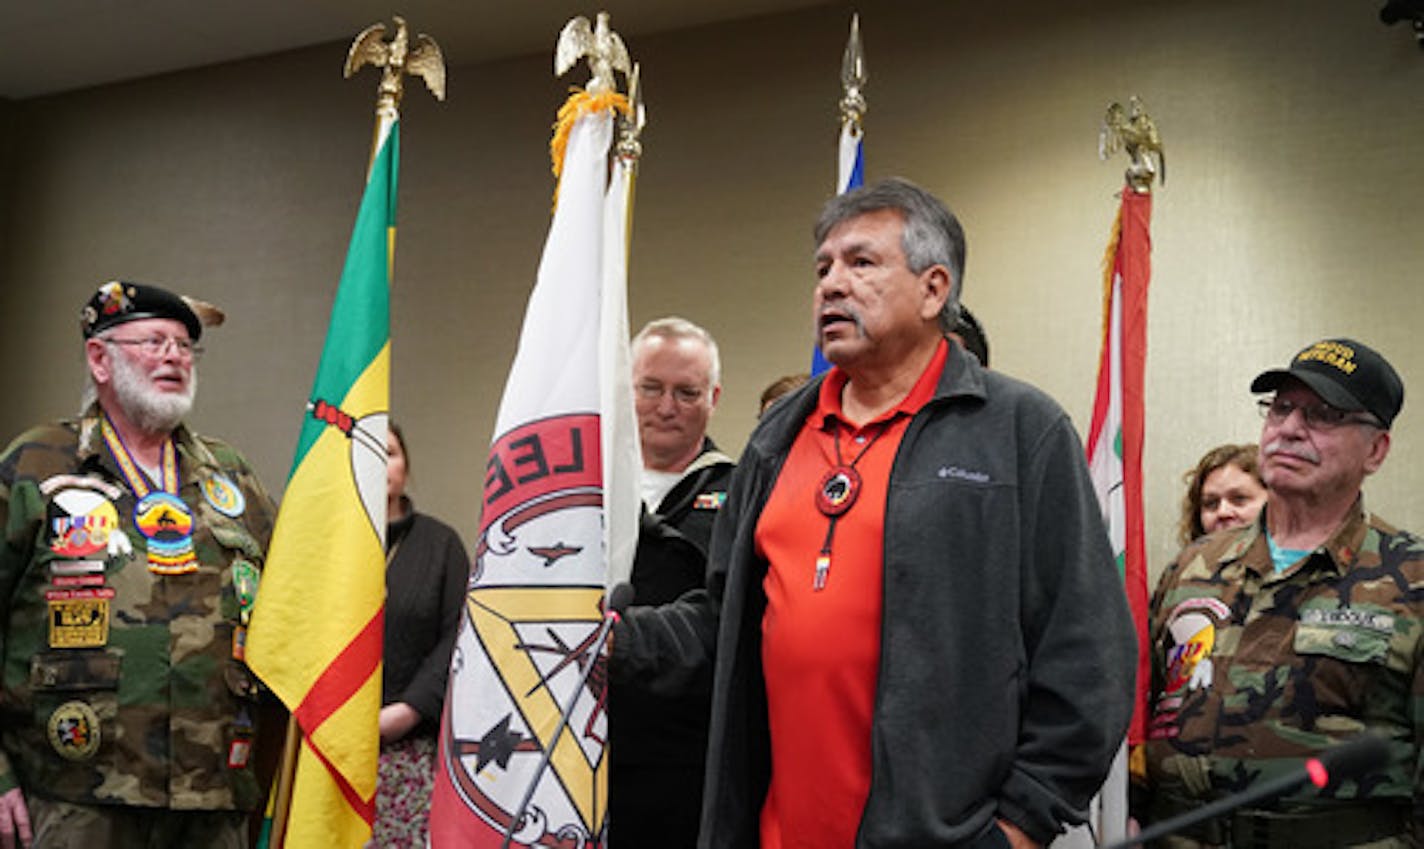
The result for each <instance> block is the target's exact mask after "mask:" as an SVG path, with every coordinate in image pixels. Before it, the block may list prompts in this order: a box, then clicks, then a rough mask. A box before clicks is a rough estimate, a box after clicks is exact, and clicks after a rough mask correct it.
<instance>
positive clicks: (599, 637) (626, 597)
mask: <svg viewBox="0 0 1424 849" xmlns="http://www.w3.org/2000/svg"><path fill="white" fill-rule="evenodd" d="M632 601H633V585H632V584H630V583H628V582H627V581H622V582H619V583H617V584H614V585H613V588H612V589H610V590H609V591H608V596H607V598H606V604H605V605H604V611H603V621H602V622H601V623H599V626H598V631H597V632H596V633H595V634H594V637H593V642H592V644H590V646H589V658H590V659H589V662H588V663H586V664H584V667H583V671H582V672H581V673H580V674H579V680H578V685H577V686H575V687H574V689H573V692H572V693H570V694H569V701H568V703H567V704H565V705H564V707H563V710H561V711H559V724H558V725H556V726H554V733H553V736H551V737H550V738H549V745H547V746H545V747H544V756H543V758H541V759H540V760H539V767H538V769H536V770H534V777H533V778H531V779H529V786H528V787H526V788H525V790H524V798H523V799H521V800H520V802H519V807H518V808H515V810H514V815H513V816H511V817H510V818H509V828H508V829H506V830H505V832H504V843H503V844H501V849H509V842H510V840H512V839H513V838H514V832H515V831H516V830H518V829H519V826H520V825H521V824H522V823H523V822H524V814H525V813H526V812H527V811H528V810H529V803H530V802H531V801H532V800H533V799H534V791H535V789H537V788H538V787H539V779H541V778H543V777H544V770H546V769H548V768H549V761H550V760H552V759H553V757H554V747H555V746H557V745H558V744H559V737H560V736H561V735H562V734H563V733H564V729H565V728H567V727H568V726H569V718H570V717H572V716H573V713H574V708H575V707H577V706H578V700H579V696H581V695H583V689H584V687H585V686H587V685H588V677H589V675H591V674H592V673H593V668H594V666H596V665H597V662H596V659H597V658H598V656H599V655H600V654H603V647H604V646H605V645H606V644H607V643H608V635H609V634H611V633H612V632H613V623H615V622H617V621H618V620H619V619H621V618H622V617H623V611H625V610H627V609H628V605H629V604H631V603H632Z"/></svg>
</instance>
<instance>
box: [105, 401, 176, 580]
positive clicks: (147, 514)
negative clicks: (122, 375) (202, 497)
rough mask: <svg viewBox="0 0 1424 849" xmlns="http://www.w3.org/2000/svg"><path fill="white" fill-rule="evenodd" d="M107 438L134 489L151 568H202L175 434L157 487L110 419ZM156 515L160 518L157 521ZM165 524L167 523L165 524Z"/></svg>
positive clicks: (164, 571)
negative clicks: (181, 491) (181, 486)
mask: <svg viewBox="0 0 1424 849" xmlns="http://www.w3.org/2000/svg"><path fill="white" fill-rule="evenodd" d="M103 433H104V442H105V443H106V444H107V445H108V446H109V453H110V454H112V455H113V457H114V462H115V463H117V464H118V466H119V471H120V472H122V473H123V476H124V479H125V480H127V481H128V484H129V488H130V489H132V490H133V493H134V498H135V503H134V526H135V527H136V528H137V529H138V532H139V533H140V534H142V535H143V536H144V538H145V539H147V540H148V570H149V571H150V572H153V573H154V574H156V575H184V574H187V573H189V572H195V571H197V569H198V562H197V557H196V556H195V555H194V552H193V530H192V525H193V514H192V511H191V510H190V509H189V508H188V506H187V505H186V504H184V503H183V500H182V499H181V498H179V497H178V451H177V448H175V447H174V442H173V438H172V437H169V438H168V440H167V441H165V442H164V443H163V453H162V459H161V462H160V469H159V477H160V478H161V479H162V480H160V481H157V482H156V483H157V489H156V491H155V488H154V487H153V486H150V483H149V479H148V474H147V473H146V472H144V471H143V470H142V469H140V468H139V466H138V463H137V462H135V461H134V458H133V454H132V453H130V452H129V449H128V446H127V445H125V444H124V440H123V437H121V436H119V433H118V431H117V430H115V429H114V426H113V423H112V422H110V421H109V416H108V414H107V413H106V414H105V415H104V420H103ZM155 517H156V521H155ZM165 524H166V525H167V527H165Z"/></svg>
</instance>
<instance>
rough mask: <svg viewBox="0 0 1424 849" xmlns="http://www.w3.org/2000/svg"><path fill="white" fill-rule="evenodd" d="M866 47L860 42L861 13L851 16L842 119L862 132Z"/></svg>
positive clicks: (843, 72) (843, 67)
mask: <svg viewBox="0 0 1424 849" xmlns="http://www.w3.org/2000/svg"><path fill="white" fill-rule="evenodd" d="M866 79H867V77H866V74H865V48H864V47H862V46H861V43H860V13H859V12H857V13H855V14H853V15H851V16H850V38H848V39H846V46H845V54H844V55H842V56H841V89H842V90H843V91H844V94H842V96H841V102H840V107H841V121H842V122H845V123H849V124H850V125H851V126H852V128H854V130H855V131H856V132H860V120H861V118H862V117H864V115H865V110H866V103H865V83H866Z"/></svg>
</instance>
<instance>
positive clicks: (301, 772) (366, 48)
mask: <svg viewBox="0 0 1424 849" xmlns="http://www.w3.org/2000/svg"><path fill="white" fill-rule="evenodd" d="M395 23H396V30H395V35H394V38H393V39H392V40H391V41H390V42H387V41H386V40H385V36H386V32H387V29H386V25H385V24H384V23H376V24H373V25H372V26H370V27H367V28H366V29H365V30H364V31H362V32H361V33H360V34H359V35H357V36H356V38H355V40H354V41H353V42H352V44H351V48H350V50H349V52H348V54H347V57H346V62H345V65H344V68H343V76H344V77H346V78H350V77H351V76H352V75H353V74H354V73H356V71H358V70H360V69H361V68H362V67H364V66H365V65H368V64H369V65H375V66H377V67H379V68H382V69H383V72H382V75H381V81H380V84H379V86H378V89H377V97H376V126H375V130H374V137H373V142H372V146H371V153H370V157H369V159H368V160H367V166H366V191H365V192H364V193H363V198H362V203H361V210H360V212H358V215H357V226H356V231H355V232H353V235H352V247H351V250H350V252H349V253H348V256H347V263H346V267H345V269H344V270H343V272H342V280H341V283H340V285H339V286H338V292H337V306H336V307H333V316H332V322H333V326H335V325H336V323H337V321H338V316H337V311H338V309H339V308H340V306H341V305H342V303H343V302H344V301H346V300H351V299H354V301H353V304H356V305H357V307H358V312H360V313H361V318H360V319H359V320H357V321H365V320H366V319H368V318H371V319H372V320H375V317H376V316H379V320H378V321H377V324H378V325H379V326H378V327H376V328H375V329H376V330H378V331H379V334H378V337H373V338H375V339H376V340H377V341H378V342H379V345H377V346H376V347H375V348H374V349H372V350H370V351H367V350H364V348H363V347H362V346H359V345H358V346H355V347H351V346H348V348H349V350H347V351H345V352H344V353H351V352H352V351H355V352H357V353H365V354H369V355H371V356H372V357H373V359H372V360H371V362H370V363H367V364H365V366H364V367H363V368H361V369H360V370H359V371H358V373H357V374H356V375H354V376H353V375H345V373H344V372H343V371H342V369H343V368H344V366H345V365H346V364H345V363H343V364H342V366H340V367H336V368H333V370H332V372H331V374H339V376H342V377H354V378H355V380H356V381H357V382H349V385H348V381H345V380H342V381H338V382H340V383H343V386H342V387H341V388H340V391H341V393H342V394H345V393H347V392H348V391H349V392H350V396H349V397H350V398H352V399H356V400H354V401H352V403H355V404H358V405H361V408H360V409H361V413H360V415H361V416H362V417H363V418H361V419H356V418H355V416H353V414H352V412H351V411H350V410H347V409H340V408H339V407H332V406H331V405H332V404H333V400H332V399H328V398H326V397H321V395H320V393H318V391H317V389H315V388H314V389H313V393H314V395H313V398H312V402H311V403H309V404H308V413H309V415H308V419H307V421H304V423H303V428H302V434H303V436H302V439H300V440H299V444H298V452H297V460H296V461H295V462H294V464H293V470H292V478H291V480H289V487H288V498H287V499H285V501H284V505H283V512H282V513H281V514H279V516H278V522H277V527H276V528H275V529H274V532H273V543H272V546H271V548H270V550H269V558H268V568H267V573H266V574H265V575H264V581H263V584H264V589H265V590H267V591H266V592H264V593H263V594H261V595H260V596H259V601H258V605H257V609H256V610H254V619H253V623H254V626H253V630H252V632H251V634H250V635H249V644H248V656H249V662H250V665H251V666H252V668H253V669H254V671H256V672H257V673H258V674H259V675H260V676H261V677H262V678H263V680H264V681H266V683H267V684H268V686H270V687H271V688H272V689H273V691H274V692H276V693H277V694H278V695H279V697H281V698H282V700H283V702H284V703H285V704H286V705H287V708H288V711H289V716H288V723H287V729H286V739H285V741H284V743H283V751H282V759H281V763H280V764H279V767H278V772H277V775H276V776H275V777H274V781H273V785H272V788H271V791H270V803H269V806H268V817H267V822H265V823H264V826H263V833H262V834H261V835H260V837H259V844H258V845H259V846H261V847H271V849H280V847H283V846H284V845H285V843H286V841H287V839H288V837H289V836H291V835H292V834H293V827H294V826H300V829H301V830H304V831H306V832H311V831H312V830H313V829H314V828H316V829H318V830H319V829H321V828H323V827H325V826H326V825H331V826H332V830H330V831H327V832H325V833H324V839H325V840H327V841H328V842H329V844H330V845H333V846H336V845H354V844H359V843H361V842H364V841H365V840H366V839H368V838H369V837H370V833H371V822H372V818H373V816H374V806H375V805H374V795H375V789H374V788H375V780H376V770H377V766H376V758H375V757H374V754H375V752H377V751H378V749H379V742H378V741H377V740H376V737H377V736H378V729H377V726H376V717H377V714H376V711H377V710H378V709H379V701H378V700H376V701H372V700H371V699H370V698H369V697H362V698H361V699H359V701H360V702H361V706H360V709H359V710H355V709H354V708H349V709H348V713H347V715H345V716H344V717H342V718H340V719H332V717H333V714H332V713H323V712H322V711H320V710H317V709H314V708H313V705H316V704H320V700H318V701H317V702H312V701H311V700H310V697H311V694H312V692H313V690H315V689H317V688H319V687H320V688H324V692H328V693H329V694H330V695H333V696H335V695H338V694H339V695H340V697H341V702H340V703H341V705H342V706H343V707H346V706H347V705H351V704H353V703H354V702H356V701H357V698H356V696H355V694H353V693H348V692H345V689H344V688H345V687H347V686H348V685H347V684H346V683H345V681H346V680H347V679H350V680H359V679H361V677H362V676H365V677H366V678H369V677H371V676H374V677H375V678H376V680H377V682H378V683H379V674H380V637H381V633H380V626H381V618H382V607H383V601H384V598H383V595H382V594H381V591H382V590H383V589H384V587H372V588H370V590H362V592H365V593H366V595H363V596H362V597H361V598H362V599H365V600H366V601H369V605H367V606H365V607H362V606H360V605H357V606H353V607H351V608H350V609H351V610H352V611H353V612H354V613H355V614H356V615H357V616H358V617H360V621H354V622H351V623H342V625H341V627H345V625H347V624H349V625H351V626H352V627H351V630H350V631H348V632H345V633H343V635H342V636H340V637H338V638H337V639H340V640H349V642H347V643H346V644H345V647H344V648H343V649H342V650H341V651H340V653H339V654H337V655H336V656H335V658H322V659H320V662H321V663H323V664H325V663H327V662H328V661H329V663H330V665H326V666H323V667H322V668H323V669H324V671H323V672H322V673H321V674H320V675H319V676H318V677H317V678H316V679H315V680H314V681H313V680H311V679H309V677H308V672H309V670H303V669H300V668H294V666H293V664H292V663H291V661H290V659H289V658H287V657H286V655H288V654H289V651H288V650H287V648H286V646H287V645H288V644H289V640H291V639H296V640H298V641H305V644H306V645H311V646H318V647H319V648H318V651H320V650H322V649H323V647H324V648H330V646H328V645H327V643H326V641H328V640H330V639H331V638H332V635H333V634H334V633H336V631H335V630H333V629H328V630H327V631H325V632H322V633H320V634H316V633H313V634H305V633H300V629H293V628H292V621H293V611H292V602H291V600H290V598H286V597H284V596H289V595H291V593H290V587H291V584H290V581H291V577H290V576H291V574H292V572H293V569H292V568H291V567H289V566H288V563H289V562H291V563H296V562H297V559H296V558H289V557H286V556H282V557H277V556H273V555H274V554H276V553H277V552H278V550H279V549H280V553H281V554H282V555H286V554H288V552H289V551H290V550H291V547H292V546H295V547H296V548H297V549H301V548H302V546H303V545H305V543H303V542H300V541H298V542H292V540H296V539H298V538H299V537H300V536H301V534H302V533H303V531H302V530H301V527H300V526H301V525H302V522H300V521H298V522H297V525H298V529H297V530H296V531H293V530H292V529H291V525H290V524H289V523H290V522H291V521H294V520H292V519H291V518H290V516H286V515H283V514H286V513H287V512H288V511H289V510H291V509H297V510H298V512H301V509H303V508H304V507H306V506H308V505H307V504H306V502H307V501H309V500H310V498H309V496H310V492H308V491H307V490H308V489H310V488H309V487H306V486H305V480H306V479H305V478H304V483H303V485H296V484H294V481H295V480H296V478H297V476H298V475H299V474H300V473H301V472H302V471H303V469H304V468H305V467H304V464H303V458H304V457H307V456H308V455H307V450H306V449H310V448H312V445H313V443H314V442H315V439H316V437H315V436H313V426H314V427H315V430H316V431H321V430H322V429H323V428H324V426H325V425H332V426H335V427H337V428H338V429H339V430H340V431H341V432H343V433H344V435H345V436H346V437H347V438H348V440H349V441H350V442H351V444H352V445H353V446H354V445H355V444H356V443H357V442H358V441H362V440H361V439H360V438H361V437H365V439H366V441H379V443H380V444H379V445H369V444H366V442H365V441H363V442H362V444H363V445H364V447H365V449H366V450H369V451H370V453H371V454H372V455H373V456H378V457H379V460H380V462H381V463H382V464H383V463H384V459H385V451H384V448H385V444H384V432H385V418H386V415H387V410H386V407H387V405H388V403H387V402H388V397H389V386H388V382H387V378H386V377H385V372H386V370H387V368H388V364H387V357H388V352H389V321H388V317H387V310H388V301H387V300H386V299H387V297H388V294H387V293H388V292H389V285H390V279H391V270H392V264H393V253H394V196H395V186H396V170H397V153H398V144H399V131H398V126H399V121H400V113H399V107H400V100H401V96H402V94H403V77H404V75H405V74H411V75H416V76H420V77H422V78H423V79H424V81H425V84H426V86H427V87H428V88H429V89H430V91H431V92H432V93H433V94H434V95H435V97H436V98H437V99H438V100H444V99H445V65H444V59H443V57H442V55H441V53H440V48H439V45H437V44H436V43H435V41H434V39H432V38H431V37H430V36H428V35H425V34H423V33H422V34H420V35H418V36H416V38H415V39H413V40H412V39H411V38H410V37H409V35H408V33H407V30H406V23H405V20H404V19H402V18H400V17H396V18H395ZM388 144H390V145H391V149H390V150H389V151H387V150H385V148H386V146H387V145H388ZM378 167H381V168H382V169H383V171H382V173H380V174H378V173H377V171H376V169H377V168H378ZM373 186H375V187H376V189H377V192H376V194H375V195H374V196H373V195H372V188H373ZM383 192H384V193H385V194H384V196H382V193H383ZM363 221H368V222H374V223H375V226H376V229H375V230H373V231H370V232H371V233H372V234H374V235H375V237H376V238H375V239H371V240H367V241H369V243H370V247H371V248H372V250H371V251H364V250H363V251H358V247H361V246H364V245H366V242H365V241H362V240H361V233H362V222H363ZM372 254H377V255H383V259H384V262H383V263H380V265H383V266H384V267H383V268H380V269H379V270H377V266H376V265H374V264H372V263H370V262H369V261H368V260H369V259H370V257H371V255H372ZM363 261H367V262H366V264H365V265H364V266H363V265H362V262H363ZM378 262H379V260H378ZM348 277H350V278H351V279H348ZM371 283H374V284H375V286H376V287H377V288H374V289H369V290H368V289H366V288H363V287H365V286H367V285H369V284H371ZM358 291H359V294H353V293H356V292H358ZM343 293H347V294H345V295H343ZM373 293H379V301H380V303H379V308H378V309H374V310H367V309H366V305H369V304H370V303H374V301H373V300H372V299H371V298H370V297H368V296H369V295H371V294H373ZM358 302H359V303H358ZM348 306H349V305H348ZM343 320H344V319H343ZM363 329H370V328H365V327H364V325H363ZM327 342H328V345H327V348H324V349H323V356H322V363H321V364H320V365H319V367H318V375H317V382H318V384H321V383H322V381H323V375H324V374H327V365H328V364H327V360H328V353H329V351H328V349H329V348H330V343H331V335H330V333H329V334H328V338H327ZM367 370H370V372H371V374H372V375H378V376H373V377H371V378H370V382H369V383H368V382H365V381H362V380H361V373H362V372H365V371H367ZM358 382H359V387H358ZM333 388H335V387H334V386H329V387H327V389H328V390H330V389H333ZM332 397H333V398H334V403H335V404H338V405H339V404H341V403H342V401H341V398H340V397H336V396H332ZM323 407H327V408H330V411H332V412H334V413H336V414H338V415H336V417H335V419H334V420H330V421H326V422H325V425H323V423H322V422H317V421H316V419H317V418H320V411H321V409H322V408H323ZM352 409H356V408H352ZM366 420H369V423H367V424H363V423H362V422H363V421H366ZM376 434H379V437H377V436H376ZM309 437H310V438H309ZM355 459H356V458H355V457H353V458H352V463H353V464H354V463H355ZM314 463H315V461H314ZM355 471H356V470H355V466H354V465H353V467H352V472H355ZM313 474H315V473H313ZM343 480H344V478H343ZM373 480H374V478H373V476H372V475H371V474H369V473H368V472H364V471H363V472H360V473H358V474H354V475H353V477H352V478H351V480H350V481H349V484H350V485H352V486H353V487H354V492H353V494H354V495H355V496H356V497H357V498H358V499H359V498H360V497H361V495H360V490H361V488H362V484H363V483H366V482H371V481H373ZM344 485H346V484H343V486H344ZM370 488H371V487H367V489H370ZM294 490H302V492H301V493H300V495H298V494H296V493H295V492H294ZM381 491H382V493H383V492H384V488H383V487H382V488H381ZM294 505H295V506H294ZM383 507H384V496H383V495H382V496H381V499H380V504H378V505H376V507H375V508H374V510H371V509H368V511H367V515H366V516H362V517H361V518H359V519H354V522H355V524H356V526H357V527H359V526H360V525H362V524H367V523H368V522H369V527H371V528H372V530H374V531H375V535H374V536H373V537H369V538H367V540H368V542H369V547H370V548H371V549H372V550H373V551H374V554H375V556H376V557H379V556H380V546H381V543H382V542H383V540H384V530H385V523H384V510H383V509H382V508H383ZM334 521H335V520H334ZM336 524H338V525H340V527H339V528H337V529H336V530H333V531H332V532H333V533H336V534H338V535H340V534H341V533H342V532H343V531H349V530H352V528H350V527H347V525H346V524H345V523H343V522H336ZM357 536H364V535H361V534H359V533H358V534H357ZM279 537H280V539H279ZM367 544H368V543H367V542H361V543H359V544H358V548H359V547H360V546H362V545H367ZM347 553H350V552H347ZM278 561H280V563H279V562H278ZM342 566H343V567H347V566H349V564H348V563H342ZM303 580H304V579H303ZM284 582H286V583H284ZM274 587H275V589H274ZM274 592H275V593H276V595H275V596H274V595H273V593H274ZM264 602H266V604H264ZM278 634H282V636H277V635H278ZM294 634H295V635H296V636H295V637H294V636H293V635H294ZM343 658H344V660H343ZM309 660H310V658H309ZM338 664H344V665H342V666H341V668H340V670H339V671H336V672H333V670H334V669H336V667H337V666H338ZM297 666H298V667H299V666H300V664H297ZM328 676H330V677H328ZM332 682H336V683H334V684H333V683H332ZM377 690H379V686H378V687H377ZM377 695H379V694H377ZM368 709H369V710H370V713H369V716H370V734H371V738H369V741H370V742H373V743H374V744H375V745H370V742H368V743H367V744H365V745H362V746H355V747H351V746H347V747H346V748H345V749H343V750H342V752H341V754H339V755H335V756H334V755H333V754H332V750H331V749H330V748H329V746H327V745H323V744H319V743H315V742H312V741H311V740H308V738H307V736H306V735H307V734H315V733H316V731H315V729H316V727H318V726H320V727H322V728H332V727H335V726H336V725H339V724H343V723H349V722H350V721H356V722H357V724H358V726H359V725H360V721H361V720H363V717H364V716H366V715H367V714H366V711H367V710H368ZM351 711H354V712H351ZM328 719H332V721H331V722H328ZM304 724H306V731H305V732H304V731H303V725H304ZM342 736H343V735H342V734H341V733H340V732H335V733H334V737H335V738H336V739H337V741H338V746H340V745H342V744H341V742H340V740H339V738H341V737H342ZM332 738H333V735H332V734H328V739H329V741H330V740H331V739H332ZM348 739H349V737H348ZM368 745H369V749H368V748H366V746H368ZM308 748H310V751H309V752H306V750H307V749H308ZM304 752H305V755H304ZM368 757H369V759H368ZM307 758H315V759H318V760H320V762H321V765H320V766H317V767H315V768H314V770H312V771H309V770H308V767H309V766H310V764H309V763H308V760H307ZM316 774H321V775H324V776H325V778H324V779H321V778H313V777H312V776H313V775H316ZM322 781H324V782H325V783H324V784H321V783H320V782H322ZM368 786H369V788H370V789H369V791H368V790H367V789H366V788H367V787H368ZM367 792H369V793H370V797H369V798H368V797H366V793H367ZM298 797H301V798H302V799H304V800H306V801H304V802H301V804H302V805H305V806H310V805H313V804H315V805H317V806H323V805H328V803H330V804H332V805H337V806H341V810H340V811H338V812H336V813H332V811H333V810H335V809H333V808H330V807H329V805H328V807H327V808H323V811H324V812H323V814H322V816H323V818H324V819H323V825H316V824H314V823H313V822H312V821H310V817H307V818H306V819H299V820H294V819H293V817H292V812H293V809H294V803H295V802H296V800H297V799H298ZM318 797H319V798H320V801H317V802H313V801H312V800H313V799H316V798H318ZM307 813H311V812H310V811H308V812H307ZM337 822H340V823H341V824H340V825H339V826H338V825H335V824H336V823H337ZM361 833H364V837H362V836H361ZM310 836H311V835H310V834H308V835H307V838H306V839H305V840H309V839H310ZM293 839H295V840H299V841H303V842H305V840H304V839H303V838H301V837H300V836H298V837H294V838H293Z"/></svg>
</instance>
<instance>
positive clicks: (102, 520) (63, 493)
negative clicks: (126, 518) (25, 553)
mask: <svg viewBox="0 0 1424 849" xmlns="http://www.w3.org/2000/svg"><path fill="white" fill-rule="evenodd" d="M49 530H50V539H49V549H50V551H53V552H54V553H55V554H57V555H59V556H60V557H75V558H78V557H89V556H91V555H94V554H106V555H109V556H119V555H120V554H126V553H128V552H129V551H132V550H133V547H132V545H130V544H129V540H128V536H127V535H126V534H124V533H123V532H122V531H121V530H119V511H118V510H117V509H116V508H115V507H114V503H113V502H112V501H110V500H108V499H107V498H105V497H104V496H103V495H102V494H100V493H98V492H95V491H93V490H91V489H77V488H76V489H63V490H60V491H59V492H58V493H56V494H55V496H54V498H53V499H51V500H50V504H49ZM125 549H127V551H126V550H125Z"/></svg>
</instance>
